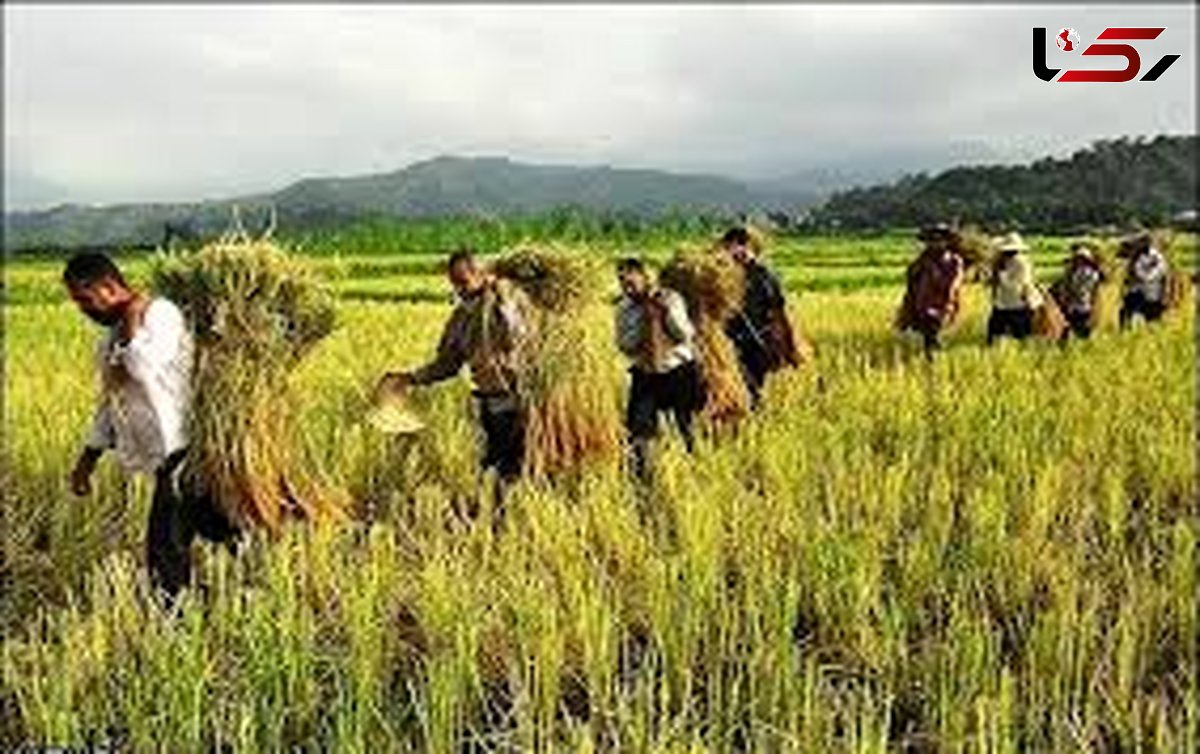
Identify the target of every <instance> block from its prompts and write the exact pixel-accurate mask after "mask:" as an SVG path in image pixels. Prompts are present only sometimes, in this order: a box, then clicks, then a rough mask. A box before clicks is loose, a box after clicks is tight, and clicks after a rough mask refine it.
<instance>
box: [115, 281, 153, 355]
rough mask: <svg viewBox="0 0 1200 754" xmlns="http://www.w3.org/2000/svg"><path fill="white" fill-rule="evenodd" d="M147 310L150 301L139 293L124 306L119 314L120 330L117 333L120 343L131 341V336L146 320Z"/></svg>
mask: <svg viewBox="0 0 1200 754" xmlns="http://www.w3.org/2000/svg"><path fill="white" fill-rule="evenodd" d="M148 308H150V299H149V298H147V297H146V296H144V295H143V294H141V293H136V294H134V296H133V298H132V299H130V300H129V303H128V304H126V305H125V311H123V312H122V313H121V324H120V329H119V331H118V333H117V335H118V337H119V339H120V341H121V342H122V343H128V342H129V341H130V340H132V339H133V334H134V333H135V332H137V329H138V328H139V327H141V326H142V320H144V319H145V318H146V310H147V309H148Z"/></svg>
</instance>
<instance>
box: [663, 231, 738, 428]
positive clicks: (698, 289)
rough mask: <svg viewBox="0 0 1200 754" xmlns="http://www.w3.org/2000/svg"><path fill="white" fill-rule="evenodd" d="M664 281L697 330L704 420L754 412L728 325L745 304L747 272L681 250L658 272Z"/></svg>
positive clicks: (716, 258)
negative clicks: (679, 297) (682, 303)
mask: <svg viewBox="0 0 1200 754" xmlns="http://www.w3.org/2000/svg"><path fill="white" fill-rule="evenodd" d="M659 282H660V283H661V284H662V285H663V286H665V287H667V288H671V289H673V290H676V291H678V292H679V293H680V295H682V296H683V298H684V300H685V301H686V302H687V306H688V313H689V314H690V315H691V317H692V321H693V323H694V324H695V326H696V356H697V360H698V361H699V362H700V369H701V372H702V373H703V375H704V387H705V395H706V398H705V404H704V415H705V416H706V417H707V418H708V419H710V420H711V421H713V422H715V423H717V424H721V423H726V422H732V421H736V420H737V419H739V418H741V417H743V416H745V415H746V414H747V413H748V412H749V409H750V398H749V393H748V391H747V389H746V384H745V381H744V380H743V379H742V372H741V368H740V366H739V364H738V359H737V352H736V351H735V350H734V346H733V342H732V341H731V340H730V339H729V336H728V335H726V334H725V323H726V321H728V319H729V317H730V316H732V315H733V313H734V312H736V311H737V309H738V307H739V306H740V305H741V301H742V295H743V291H744V290H745V279H744V276H743V273H742V268H741V267H740V266H738V264H737V263H736V262H733V261H732V260H730V259H729V258H728V257H726V256H724V255H722V254H714V253H711V252H707V251H704V250H699V249H682V250H680V251H679V252H677V253H676V254H675V256H674V257H672V258H671V260H670V261H669V262H668V263H667V265H666V266H665V267H664V268H663V269H662V272H661V273H659Z"/></svg>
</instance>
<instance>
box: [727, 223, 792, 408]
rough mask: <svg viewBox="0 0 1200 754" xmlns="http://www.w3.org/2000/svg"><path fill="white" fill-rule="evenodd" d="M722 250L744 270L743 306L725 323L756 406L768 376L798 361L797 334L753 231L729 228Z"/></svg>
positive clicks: (784, 299) (782, 294) (752, 403)
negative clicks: (756, 246)
mask: <svg viewBox="0 0 1200 754" xmlns="http://www.w3.org/2000/svg"><path fill="white" fill-rule="evenodd" d="M721 249H722V250H723V251H724V252H725V253H726V254H728V255H729V256H730V258H732V259H733V260H734V261H735V262H737V263H738V264H739V265H741V267H742V270H743V271H744V273H745V281H746V288H745V293H744V295H743V297H742V305H741V306H740V307H739V308H738V310H737V311H736V312H734V314H733V316H732V317H730V318H729V321H728V322H727V323H726V325H725V334H726V335H728V336H729V339H730V340H731V341H733V345H734V348H735V349H736V350H737V355H738V361H739V362H740V364H741V368H742V377H743V379H744V380H745V381H746V388H747V389H748V390H749V392H750V403H751V406H753V407H755V408H757V407H758V405H759V401H760V399H761V396H762V389H763V384H764V383H765V382H766V378H767V375H768V374H769V373H771V372H773V371H775V370H777V369H780V368H782V367H783V366H784V365H790V366H796V365H797V364H798V363H799V355H798V351H797V349H796V342H795V336H794V335H793V333H792V330H791V325H790V324H789V323H788V319H787V311H786V306H787V301H786V298H785V297H784V293H783V285H782V284H781V283H780V282H779V278H778V277H777V276H776V275H775V273H774V272H772V271H771V270H770V269H768V268H767V267H766V266H765V265H764V264H763V263H762V262H761V261H759V259H758V255H757V254H756V252H755V248H754V243H753V242H752V240H751V238H750V233H749V232H748V231H747V230H746V229H745V228H742V227H737V228H731V229H729V230H728V231H727V232H726V233H725V235H724V236H722V237H721Z"/></svg>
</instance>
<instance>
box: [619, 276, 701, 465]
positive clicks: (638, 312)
mask: <svg viewBox="0 0 1200 754" xmlns="http://www.w3.org/2000/svg"><path fill="white" fill-rule="evenodd" d="M617 276H618V280H619V282H620V286H621V298H620V299H619V300H618V302H617V306H616V339H617V347H618V348H619V349H620V350H621V352H622V353H624V354H625V355H626V356H628V357H629V358H630V359H631V361H632V365H631V366H630V368H629V374H630V386H629V402H628V404H627V406H626V411H625V426H626V428H627V430H628V432H629V437H630V445H631V448H632V461H633V470H634V473H635V475H636V476H637V477H638V478H639V479H641V480H646V479H647V478H648V477H649V473H650V463H649V451H650V442H651V441H652V440H653V439H654V438H655V437H656V436H657V434H658V415H659V414H660V413H669V414H670V415H671V417H672V419H673V420H674V422H675V426H676V427H677V428H678V429H679V434H680V435H681V436H682V437H683V442H684V445H685V446H686V447H687V449H688V452H691V451H692V450H693V448H694V444H695V439H694V436H693V432H692V420H693V418H694V417H695V414H696V412H697V411H699V410H700V408H701V407H703V405H704V389H703V385H702V382H701V377H700V369H699V367H698V365H697V363H696V354H695V348H694V346H693V338H694V337H695V328H694V327H693V325H692V321H691V319H690V318H689V316H688V310H687V304H686V303H685V301H684V299H683V296H681V295H680V294H679V293H678V292H676V291H673V290H671V289H670V288H662V287H657V286H655V285H654V283H653V281H652V280H651V279H650V275H649V274H648V272H647V270H646V267H645V265H644V264H643V263H642V261H641V260H640V259H637V258H633V257H628V258H625V259H622V260H621V261H620V262H619V263H618V264H617Z"/></svg>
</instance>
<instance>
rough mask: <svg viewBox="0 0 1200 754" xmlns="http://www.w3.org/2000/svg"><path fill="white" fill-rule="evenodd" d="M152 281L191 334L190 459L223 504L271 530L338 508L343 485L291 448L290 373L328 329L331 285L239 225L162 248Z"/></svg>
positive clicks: (242, 521) (235, 516) (244, 522)
mask: <svg viewBox="0 0 1200 754" xmlns="http://www.w3.org/2000/svg"><path fill="white" fill-rule="evenodd" d="M153 287H154V288H155V290H156V291H157V292H158V293H160V294H161V295H163V296H166V297H167V298H169V299H170V300H172V301H174V302H175V303H176V304H177V305H178V306H179V307H180V308H181V309H182V310H183V312H184V314H185V316H186V317H187V318H188V321H189V322H190V323H191V326H192V329H193V332H194V334H195V339H196V349H197V351H196V362H195V368H194V372H193V377H192V380H193V391H194V400H193V408H192V415H191V444H190V447H189V459H188V460H189V466H190V468H191V469H192V470H193V471H194V472H195V473H196V474H198V475H199V477H200V478H201V479H202V480H203V483H204V484H205V485H206V486H207V487H208V488H209V490H210V492H211V493H212V494H213V495H214V496H215V498H216V499H217V501H218V502H219V504H220V505H221V507H222V508H223V509H224V511H225V512H226V514H227V515H229V516H230V517H231V518H232V520H233V521H235V522H236V523H238V524H239V525H240V526H243V527H245V526H260V527H263V528H265V529H267V530H268V531H271V532H272V533H275V532H278V531H279V528H280V526H281V524H282V522H283V520H284V517H285V516H286V515H288V514H296V515H300V516H303V517H305V518H310V519H322V518H326V517H330V516H338V515H340V514H341V512H342V510H343V508H344V501H343V500H342V495H341V494H340V493H338V492H336V491H334V490H331V489H329V488H327V487H326V486H325V485H323V484H321V483H320V482H318V481H317V480H316V479H315V477H314V475H313V474H312V473H311V472H310V471H309V470H308V469H307V468H305V464H303V463H302V462H300V459H298V458H297V457H296V455H295V452H294V447H295V445H294V443H293V442H292V438H293V436H294V432H293V430H294V428H295V427H294V425H295V413H294V410H293V409H294V406H293V395H292V393H291V391H290V390H289V379H288V378H289V376H290V375H291V373H292V372H293V370H294V369H295V368H296V366H297V365H298V364H299V362H300V360H301V359H302V358H303V357H304V355H305V354H306V353H307V352H308V351H309V349H311V348H312V347H313V346H314V345H315V344H316V343H317V342H319V341H320V340H321V339H322V338H324V337H325V336H326V335H328V334H329V333H330V331H331V330H332V329H333V324H334V309H333V299H332V296H331V294H330V293H329V292H328V291H327V290H326V289H325V288H324V287H323V286H322V285H321V284H320V282H319V281H318V280H317V278H316V277H315V276H314V275H313V274H312V272H311V271H310V270H309V268H308V267H307V266H306V265H304V264H303V263H302V262H301V261H299V260H298V259H296V258H295V257H292V256H289V255H288V254H287V252H285V251H284V249H282V248H281V247H279V246H277V245H275V244H274V243H271V242H269V241H266V240H258V241H254V240H250V239H248V238H246V237H245V236H244V235H243V236H241V237H240V238H234V237H232V236H226V237H225V238H223V239H221V240H219V241H217V242H215V243H211V244H208V245H206V246H204V247H203V248H201V249H199V250H198V251H195V252H190V253H185V254H181V255H169V256H164V257H162V258H160V259H159V260H158V262H157V263H156V265H155V268H154V270H153Z"/></svg>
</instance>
